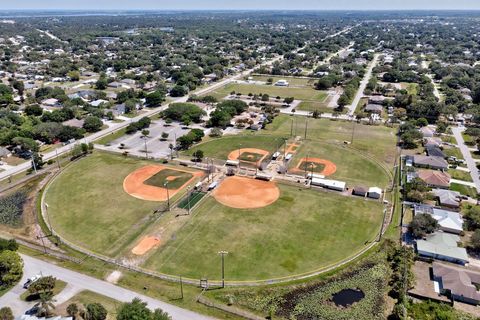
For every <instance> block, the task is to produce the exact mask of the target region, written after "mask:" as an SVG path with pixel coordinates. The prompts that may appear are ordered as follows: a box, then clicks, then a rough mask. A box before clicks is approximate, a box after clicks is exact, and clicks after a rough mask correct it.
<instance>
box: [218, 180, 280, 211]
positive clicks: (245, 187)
mask: <svg viewBox="0 0 480 320" xmlns="http://www.w3.org/2000/svg"><path fill="white" fill-rule="evenodd" d="M279 196H280V190H279V189H278V187H277V185H276V184H275V182H271V181H261V180H255V179H250V178H243V177H228V178H226V179H225V180H223V182H222V183H221V184H220V186H219V187H218V188H217V189H215V190H214V191H213V197H214V198H215V199H216V200H217V201H218V202H220V203H221V204H223V205H225V206H227V207H231V208H237V209H257V208H263V207H266V206H268V205H270V204H272V203H274V202H275V201H277V199H278V197H279Z"/></svg>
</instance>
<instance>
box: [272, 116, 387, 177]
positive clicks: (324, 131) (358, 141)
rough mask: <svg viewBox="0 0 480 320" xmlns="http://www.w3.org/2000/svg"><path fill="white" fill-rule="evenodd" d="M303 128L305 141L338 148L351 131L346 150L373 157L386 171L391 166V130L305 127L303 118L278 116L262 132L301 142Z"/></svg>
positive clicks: (320, 122)
mask: <svg viewBox="0 0 480 320" xmlns="http://www.w3.org/2000/svg"><path fill="white" fill-rule="evenodd" d="M305 126H307V128H308V132H307V139H308V140H309V141H310V140H313V141H327V142H331V143H337V144H342V145H343V142H344V141H351V139H352V132H353V130H354V135H353V136H354V141H353V143H352V144H351V145H350V147H352V148H354V149H357V150H360V151H361V152H364V153H366V154H368V155H369V156H372V157H374V158H375V159H376V160H378V161H380V162H381V163H383V164H385V165H387V166H388V167H389V168H392V167H393V165H394V162H395V157H396V147H395V145H396V135H395V132H396V129H395V128H389V127H385V126H371V125H363V124H353V123H352V122H345V121H333V120H328V119H313V118H309V119H308V123H307V122H306V118H304V117H292V116H287V115H279V116H278V117H276V118H275V119H274V121H273V122H272V123H271V124H269V125H267V128H266V130H263V131H262V132H263V134H272V135H276V136H284V137H290V132H291V131H292V132H293V136H301V137H302V138H303V136H304V134H305Z"/></svg>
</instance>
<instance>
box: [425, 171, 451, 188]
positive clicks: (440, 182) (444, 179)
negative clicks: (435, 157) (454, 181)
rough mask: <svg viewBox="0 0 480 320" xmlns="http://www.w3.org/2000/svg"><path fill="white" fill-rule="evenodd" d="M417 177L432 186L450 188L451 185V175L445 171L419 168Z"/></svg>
mask: <svg viewBox="0 0 480 320" xmlns="http://www.w3.org/2000/svg"><path fill="white" fill-rule="evenodd" d="M417 177H418V178H419V179H420V180H422V181H423V182H425V183H426V184H427V185H428V186H429V187H432V188H440V189H448V188H449V187H450V180H451V177H450V175H449V174H448V173H446V172H443V171H436V170H426V169H421V170H418V172H417Z"/></svg>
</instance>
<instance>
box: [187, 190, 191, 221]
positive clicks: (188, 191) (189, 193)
mask: <svg viewBox="0 0 480 320" xmlns="http://www.w3.org/2000/svg"><path fill="white" fill-rule="evenodd" d="M187 193H188V214H190V195H191V194H192V193H191V192H190V186H188V187H187Z"/></svg>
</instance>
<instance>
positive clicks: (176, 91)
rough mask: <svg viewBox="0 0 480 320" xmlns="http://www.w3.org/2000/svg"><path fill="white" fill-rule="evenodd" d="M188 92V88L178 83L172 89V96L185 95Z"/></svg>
mask: <svg viewBox="0 0 480 320" xmlns="http://www.w3.org/2000/svg"><path fill="white" fill-rule="evenodd" d="M187 93H188V89H187V88H185V87H184V86H179V85H176V86H175V87H173V88H172V89H171V90H170V96H171V97H183V96H184V95H186V94H187Z"/></svg>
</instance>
